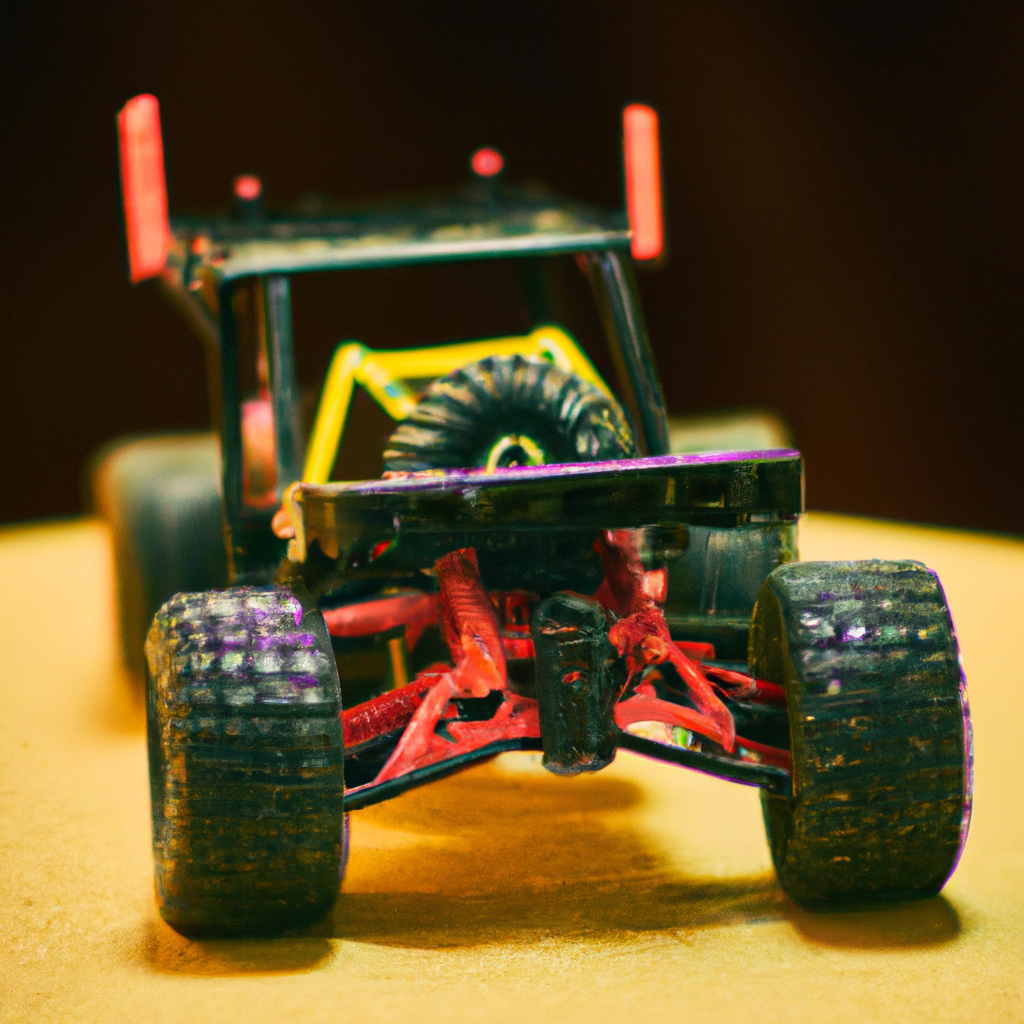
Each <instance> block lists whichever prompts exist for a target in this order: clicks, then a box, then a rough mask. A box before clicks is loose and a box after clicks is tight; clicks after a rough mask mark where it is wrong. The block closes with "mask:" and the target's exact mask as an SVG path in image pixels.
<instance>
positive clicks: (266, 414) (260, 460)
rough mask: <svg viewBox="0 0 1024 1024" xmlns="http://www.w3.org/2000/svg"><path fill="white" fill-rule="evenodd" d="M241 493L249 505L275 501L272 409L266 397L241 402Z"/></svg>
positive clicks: (262, 505)
mask: <svg viewBox="0 0 1024 1024" xmlns="http://www.w3.org/2000/svg"><path fill="white" fill-rule="evenodd" d="M242 497H243V500H244V501H245V503H246V504H247V505H249V506H250V507H251V508H271V507H272V506H274V505H276V504H277V460H276V458H275V454H274V412H273V409H272V408H271V405H270V399H269V398H262V397H261V398H250V399H248V400H247V401H245V402H243V403H242Z"/></svg>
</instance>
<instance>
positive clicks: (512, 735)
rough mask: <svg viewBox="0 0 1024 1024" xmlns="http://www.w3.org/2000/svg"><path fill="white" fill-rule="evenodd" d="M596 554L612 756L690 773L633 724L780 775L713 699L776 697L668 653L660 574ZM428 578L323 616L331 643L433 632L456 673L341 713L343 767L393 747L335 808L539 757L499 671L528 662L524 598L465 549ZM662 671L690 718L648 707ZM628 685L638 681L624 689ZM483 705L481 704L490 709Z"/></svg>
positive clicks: (671, 705)
mask: <svg viewBox="0 0 1024 1024" xmlns="http://www.w3.org/2000/svg"><path fill="white" fill-rule="evenodd" d="M596 547H597V550H598V551H599V553H600V554H601V556H602V560H603V561H604V563H605V569H606V574H607V575H606V580H605V583H604V584H602V587H601V589H599V591H598V593H597V595H596V596H597V599H598V600H600V601H601V603H602V604H603V605H604V606H605V608H606V609H607V610H608V613H609V619H610V620H612V619H613V620H615V621H614V625H613V626H612V628H611V631H610V634H609V638H610V640H611V641H612V643H613V644H614V645H615V646H616V648H617V649H618V651H619V654H620V655H622V656H624V658H625V660H626V665H627V670H628V673H629V675H628V678H627V681H626V684H625V686H624V687H623V693H622V694H620V697H619V700H618V702H617V704H616V706H615V711H614V716H615V724H616V725H617V726H618V728H619V730H620V736H621V738H622V740H623V741H632V742H624V744H623V745H628V746H630V747H632V748H633V749H638V750H640V751H641V752H644V753H651V754H653V756H662V757H664V758H665V759H667V760H676V761H679V762H680V763H684V764H686V763H693V765H694V766H695V767H700V765H699V764H697V763H696V762H693V761H692V759H687V758H686V757H685V756H684V755H686V754H691V755H694V754H695V752H694V751H693V750H692V749H691V750H687V749H685V748H682V747H680V746H678V745H675V744H672V743H671V742H658V741H652V740H647V739H641V738H639V737H636V738H634V737H633V736H632V735H631V734H630V733H628V732H627V730H628V729H629V726H631V725H636V724H637V723H640V722H644V723H663V724H664V725H666V726H669V727H679V728H682V729H684V730H686V731H687V732H688V733H690V734H697V735H700V736H703V737H706V738H707V739H709V740H711V741H712V742H713V744H715V745H717V746H720V747H722V748H724V751H725V752H726V757H725V758H723V757H722V756H721V755H707V754H705V755H699V754H697V755H696V756H697V757H701V756H703V757H704V758H705V759H706V758H707V757H709V756H710V757H711V758H712V760H714V761H715V762H723V761H726V762H734V763H735V764H736V765H742V764H744V762H745V763H747V764H748V765H762V766H768V767H769V768H774V769H782V770H783V771H784V772H786V773H788V772H789V770H790V768H791V763H792V762H791V757H790V752H789V751H788V750H785V749H783V748H779V747H773V746H768V745H766V744H764V743H760V742H757V741H754V740H751V739H745V738H743V737H741V736H737V735H736V733H735V728H734V725H733V719H732V715H731V713H730V712H729V710H728V708H727V707H726V705H725V704H723V703H722V702H721V700H720V699H719V698H718V696H717V693H721V694H724V695H727V696H728V697H730V698H732V699H734V700H739V701H744V702H747V703H753V704H765V705H775V706H779V705H782V706H784V705H785V692H784V691H783V689H782V688H781V687H778V686H775V685H773V684H771V683H766V682H763V681H761V680H757V679H753V678H752V677H750V676H748V675H746V674H743V673H739V672H734V671H730V670H727V669H724V668H721V667H719V666H715V665H707V664H704V662H705V661H709V660H712V659H713V658H714V648H713V647H712V646H711V645H710V644H703V643H685V642H677V641H673V640H672V639H671V637H670V636H669V634H668V628H667V625H666V624H665V620H664V615H663V613H662V612H661V600H662V599H663V597H664V589H665V576H664V571H663V570H658V571H655V572H645V571H644V570H643V567H642V565H641V564H640V562H639V557H638V555H637V552H636V550H635V548H634V546H633V542H632V538H631V537H630V536H629V535H628V534H626V533H612V532H609V533H606V534H604V535H602V537H600V538H599V540H598V542H597V545H596ZM435 571H436V572H437V575H438V579H439V582H440V584H441V588H440V593H439V594H424V593H411V594H399V595H395V596H390V597H384V598H380V599H377V600H373V601H367V602H363V603H361V604H355V605H348V606H345V607H343V608H339V609H332V610H328V611H326V612H325V613H324V617H325V619H326V621H327V625H328V629H329V631H330V632H331V633H332V634H333V635H336V636H344V637H354V636H367V635H371V634H374V633H379V632H383V631H386V630H389V629H394V628H396V627H398V626H404V627H405V635H406V642H407V645H408V647H409V648H410V649H412V648H413V647H414V646H415V645H416V642H417V640H418V639H419V637H420V635H422V633H423V631H424V629H426V628H428V627H429V626H432V625H440V626H441V628H442V630H443V632H444V636H445V640H446V641H447V643H448V646H449V649H450V650H451V652H452V656H453V659H454V661H455V665H454V666H451V665H446V664H436V665H431V666H430V667H429V668H427V669H425V670H424V671H422V672H420V673H419V674H418V675H417V677H416V678H415V679H414V680H413V681H412V682H411V683H409V684H408V685H407V686H404V687H401V688H400V689H396V690H393V691H391V692H389V693H385V694H382V695H381V696H379V697H375V698H373V699H372V700H369V701H367V702H365V703H363V704H359V705H357V706H356V707H353V708H351V709H348V710H346V711H344V712H343V713H342V716H341V717H342V725H343V729H344V737H345V749H346V752H347V754H346V756H348V752H353V754H354V756H356V757H358V754H359V752H360V751H361V750H366V749H367V748H369V747H373V746H379V745H380V743H381V741H387V739H389V738H390V739H391V740H393V741H394V745H393V747H392V746H391V745H390V744H388V746H389V748H390V749H389V753H388V756H387V759H386V761H385V763H384V764H383V765H382V766H381V767H380V768H379V770H376V771H375V774H374V775H373V776H372V778H371V779H365V778H364V779H362V780H361V781H360V782H358V783H357V784H356V785H355V786H353V787H352V788H350V789H348V790H346V802H348V801H349V798H350V797H356V796H357V795H359V794H363V795H364V796H368V795H369V794H368V793H367V792H366V791H368V790H370V789H379V788H384V789H387V790H389V791H390V790H392V789H393V788H395V787H396V784H398V785H399V786H400V785H401V780H402V779H403V778H408V777H409V776H413V775H415V776H417V777H422V776H423V775H424V774H433V771H432V770H436V769H439V768H443V766H445V765H447V764H450V765H459V764H460V763H468V762H469V761H472V760H476V759H477V758H476V757H473V756H472V755H474V754H478V755H481V756H485V755H486V754H487V752H488V751H491V750H494V751H497V750H499V749H514V748H515V747H517V746H518V747H519V748H520V749H522V748H524V747H525V748H531V747H532V748H533V749H539V747H540V720H539V716H538V708H537V702H536V700H534V699H532V698H530V697H527V696H523V695H521V694H519V693H515V692H513V691H512V690H510V689H509V687H508V681H507V669H506V659H510V660H522V659H528V658H530V659H532V657H533V642H532V640H531V639H530V634H529V613H530V608H531V606H532V603H533V601H534V600H535V595H530V594H524V593H521V592H511V593H508V592H492V593H487V592H486V591H485V590H484V588H483V584H482V582H481V580H480V577H479V574H478V571H477V567H476V553H475V551H473V550H472V549H465V550H462V551H455V552H452V553H451V554H449V555H446V556H445V557H444V558H442V559H440V560H439V561H438V563H437V564H436V565H435ZM664 663H668V664H671V665H672V666H673V668H674V669H675V671H676V674H677V675H678V677H679V679H680V680H681V682H682V686H683V687H684V688H685V691H686V692H685V696H686V697H687V698H689V702H690V703H692V704H694V705H695V706H696V709H699V710H695V709H694V708H692V707H689V706H686V705H684V704H681V703H676V702H675V701H673V700H671V699H665V697H664V696H659V695H658V691H657V690H656V688H655V686H654V685H652V682H650V681H648V680H659V679H661V678H662V676H661V673H660V672H658V671H656V670H655V671H653V672H652V671H650V670H649V667H650V666H656V665H659V664H664ZM634 677H636V678H637V679H638V680H640V681H638V682H637V684H636V685H633V686H630V682H631V681H632V680H633V679H634ZM671 689H672V687H668V688H667V690H671ZM627 693H628V694H629V695H628V696H625V694H627ZM484 698H491V701H490V703H488V702H487V701H485V700H484ZM481 704H483V705H485V714H484V715H481V714H480V713H479V709H477V711H476V713H474V714H469V715H467V714H466V713H465V711H466V708H467V707H468V706H470V705H481ZM687 746H689V744H687ZM698 749H699V748H698ZM719 767H721V766H720V765H719ZM719 774H726V775H731V776H732V777H734V778H737V779H738V781H745V780H744V779H743V778H742V777H741V775H742V773H739V774H737V773H735V772H733V773H730V772H729V771H728V770H727V769H726V770H724V771H719ZM775 774H776V775H778V772H776V773H775ZM401 788H406V787H404V786H401ZM358 802H360V803H362V801H358ZM367 802H369V801H367Z"/></svg>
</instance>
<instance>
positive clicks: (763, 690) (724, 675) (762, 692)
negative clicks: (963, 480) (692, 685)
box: [701, 665, 786, 707]
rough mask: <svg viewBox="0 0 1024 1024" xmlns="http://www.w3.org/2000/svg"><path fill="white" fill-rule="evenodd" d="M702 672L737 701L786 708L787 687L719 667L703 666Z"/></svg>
mask: <svg viewBox="0 0 1024 1024" xmlns="http://www.w3.org/2000/svg"><path fill="white" fill-rule="evenodd" d="M701 670H702V671H703V672H704V675H705V676H707V677H708V678H710V679H711V681H712V682H713V683H715V685H717V686H719V688H720V689H723V690H725V689H727V690H728V694H729V696H730V697H733V698H735V699H736V700H744V701H750V702H752V703H754V704H775V705H778V706H781V707H785V706H786V690H785V687H782V686H779V685H777V684H776V683H768V682H765V681H764V680H763V679H755V678H754V677H753V676H749V675H747V674H746V673H745V672H733V671H731V670H730V669H725V668H718V666H717V665H701ZM723 684H724V685H723Z"/></svg>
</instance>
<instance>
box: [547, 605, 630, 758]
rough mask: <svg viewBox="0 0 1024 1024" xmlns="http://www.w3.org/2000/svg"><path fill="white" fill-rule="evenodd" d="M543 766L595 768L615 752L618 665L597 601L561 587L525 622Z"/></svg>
mask: <svg viewBox="0 0 1024 1024" xmlns="http://www.w3.org/2000/svg"><path fill="white" fill-rule="evenodd" d="M530 632H531V633H532V635H533V643H534V648H535V650H536V667H537V675H536V678H537V704H538V710H539V713H540V735H541V743H542V745H543V748H544V767H545V768H547V769H548V771H551V772H554V773H555V774H556V775H577V774H579V773H580V772H596V771H599V770H600V769H602V768H604V767H605V766H606V765H608V764H610V763H611V761H612V759H613V758H614V757H615V721H614V718H613V717H612V713H613V709H614V706H615V701H616V698H617V697H618V694H619V690H620V689H621V688H622V683H623V681H624V678H625V676H624V668H623V665H622V663H621V661H619V660H618V659H617V658H616V653H615V649H614V648H613V647H612V645H611V643H610V642H609V640H608V623H607V619H606V616H605V610H604V608H603V607H602V606H601V604H600V603H599V602H598V601H595V600H594V599H593V598H590V597H583V596H582V595H581V594H574V593H570V592H568V591H563V592H561V593H558V594H554V595H553V596H551V597H549V598H547V599H546V600H544V601H542V602H541V603H540V604H538V605H537V607H536V608H535V609H534V612H533V616H532V619H531V622H530Z"/></svg>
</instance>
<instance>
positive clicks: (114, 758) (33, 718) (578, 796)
mask: <svg viewBox="0 0 1024 1024" xmlns="http://www.w3.org/2000/svg"><path fill="white" fill-rule="evenodd" d="M801 555H802V557H804V558H805V559H840V558H868V557H879V558H917V559H920V560H922V561H924V562H925V563H927V564H928V565H930V566H931V567H932V568H934V569H935V570H937V571H938V573H939V574H940V576H941V578H942V580H943V583H944V584H945V587H946V593H947V595H948V598H949V602H950V605H951V607H952V609H953V615H954V619H955V621H956V625H957V628H958V632H959V635H960V640H961V646H962V652H963V661H964V666H965V669H966V672H967V679H968V685H969V693H970V698H971V706H972V712H973V717H974V727H975V738H976V747H975V754H976V799H975V809H974V821H973V824H972V827H971V834H970V839H969V841H968V843H967V848H966V851H965V853H964V856H963V859H962V861H961V864H960V867H959V869H958V870H957V872H956V874H955V875H954V876H953V878H952V880H951V881H950V882H949V884H948V885H947V886H946V889H945V891H944V893H943V894H942V895H941V896H939V897H936V898H934V899H931V900H926V901H923V902H919V903H916V904H909V905H903V906H896V907H891V908H888V909H884V910H880V911H872V912H867V911H859V912H855V913H845V914H813V913H809V912H807V911H805V910H802V909H800V908H799V907H797V906H795V905H794V904H793V903H791V902H790V901H789V900H788V899H787V898H786V897H785V896H784V895H783V894H782V893H781V891H780V890H779V888H778V886H777V885H776V883H775V879H774V876H773V874H772V871H771V865H770V861H769V858H768V851H767V847H766V844H765V839H764V832H763V827H762V824H761V815H760V808H759V803H758V797H757V791H756V790H754V789H749V788H746V787H743V786H737V785H733V784H729V783H726V782H722V781H719V780H716V779H712V778H708V777H706V776H702V775H699V774H697V773H695V772H689V771H686V770H683V769H680V768H676V767H672V766H669V765H664V764H660V763H657V762H653V761H647V760H644V759H642V758H639V757H635V756H633V755H631V754H629V753H626V752H623V753H620V755H619V757H618V759H617V760H616V761H615V763H614V764H613V765H612V766H611V767H610V768H609V769H608V770H606V771H604V772H602V773H600V774H598V775H596V776H593V777H588V778H579V779H559V778H555V777H554V776H550V775H548V774H547V773H546V772H544V771H543V769H542V768H541V767H540V765H539V761H538V758H539V755H533V754H509V755H504V756H503V757H502V758H499V759H498V760H497V761H496V762H493V763H492V764H490V765H485V766H480V767H476V768H473V769H471V770H469V771H466V772H464V773H463V774H461V775H458V776H455V777H453V778H451V779H448V780H446V781H443V782H438V783H435V784H433V785H430V786H427V787H425V788H423V789H420V790H417V791H415V792H412V793H408V794H406V795H404V796H402V797H399V798H398V799H396V800H393V801H391V802H389V803H385V804H382V805H378V806H376V807H372V808H369V809H366V810H363V811H358V812H356V813H354V814H353V816H352V820H353V826H352V835H353V848H352V858H351V862H350V865H349V871H348V876H347V878H346V880H345V884H344V887H343V889H342V894H341V897H340V899H339V901H338V904H337V907H336V909H335V911H334V913H333V915H332V917H331V918H330V919H329V920H328V921H326V922H325V923H324V924H323V925H321V926H318V927H317V928H315V929H312V930H310V931H309V932H308V933H306V934H303V935H301V936H298V937H292V938H284V939H276V940H262V941H252V940H238V941H227V940H218V941H203V942H190V941H188V940H187V939H184V938H182V937H181V936H179V935H177V934H176V933H175V932H173V931H172V930H171V929H170V928H169V927H167V926H166V925H165V924H163V922H162V921H161V920H160V918H159V916H158V915H157V911H156V907H155V905H154V902H153V888H152V886H153V882H152V867H151V863H150V847H149V797H148V791H147V778H146V758H145V742H144V722H143V713H142V708H141V703H140V701H139V700H138V698H137V697H136V696H135V695H134V694H133V692H132V690H131V688H130V686H129V684H128V682H127V680H126V679H125V678H124V676H123V675H122V674H121V670H120V669H119V667H118V660H117V655H116V648H115V640H114V609H113V587H112V582H111V553H110V544H109V539H108V536H107V534H106V532H105V528H104V527H103V526H102V525H101V524H99V523H97V522H95V521H89V520H83V521H77V522H68V523H64V524H58V525H47V526H39V527H35V526H33V527H25V528H14V529H7V530H5V531H0V584H2V586H0V652H2V659H0V700H2V708H0V911H2V922H3V932H4V934H3V939H2V942H0V950H2V951H0V1020H3V1021H46V1020H59V1021H100V1022H114V1021H122V1020H138V1021H153V1022H163V1021H188V1022H206V1021H220V1020H225V1021H228V1020H231V1021H234V1020H238V1021H246V1022H254V1024H255V1022H260V1021H281V1020H287V1021H302V1022H310V1024H312V1022H315V1021H331V1022H338V1021H350V1022H357V1021H358V1022H363V1021H365V1022H375V1021H395V1020H403V1021H406V1022H421V1021H434V1020H444V1021H446V1022H453V1024H454V1022H457V1021H463V1020H502V1021H506V1020H524V1021H545V1020H559V1021H594V1022H599V1021H620V1022H621V1021H635V1020H639V1021H642V1022H644V1024H652V1022H655V1021H662V1020H665V1021H683V1020H699V1021H705V1022H712V1021H734V1022H736V1021H744V1022H755V1021H756V1022H758V1024H761V1022H763V1024H768V1022H771V1021H787V1022H792V1021H803V1020H807V1021H827V1022H829V1024H838V1022H842V1021H857V1022H858V1024H862V1022H865V1021H962V1020H991V1021H1011V1020H1024V1001H1022V994H1024V768H1022V766H1021V760H1022V752H1024V745H1022V742H1021V727H1022V723H1024V680H1022V678H1021V653H1020V652H1021V634H1022V627H1021V621H1022V619H1024V542H1019V541H1015V540H1011V539H1005V538H996V537H988V536H980V535H976V534H970V533H957V532H950V531H940V530H931V529H921V528H912V527H906V526H900V525H894V524H889V523H882V522H871V521H866V520H857V519H848V518H841V517H835V516H825V515H821V514H809V515H807V516H806V517H805V519H804V520H803V523H802V525H801Z"/></svg>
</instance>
